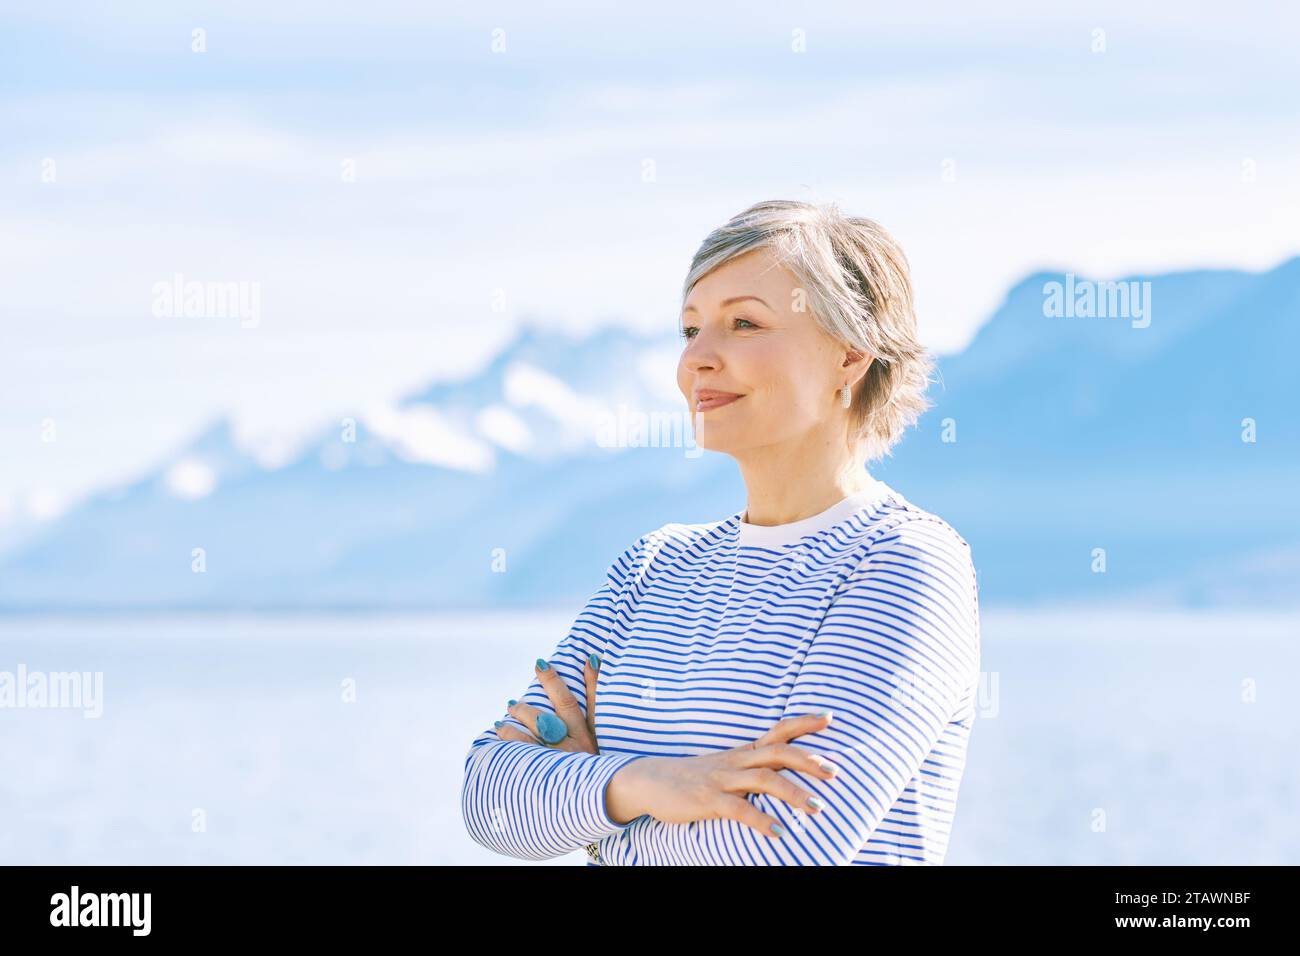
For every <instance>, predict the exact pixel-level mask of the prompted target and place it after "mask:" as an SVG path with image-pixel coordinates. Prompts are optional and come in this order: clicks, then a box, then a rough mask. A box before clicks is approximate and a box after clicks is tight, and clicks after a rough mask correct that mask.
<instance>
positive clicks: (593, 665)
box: [582, 652, 600, 739]
mask: <svg viewBox="0 0 1300 956" xmlns="http://www.w3.org/2000/svg"><path fill="white" fill-rule="evenodd" d="M582 677H583V681H584V683H585V684H586V685H587V726H588V727H589V728H591V736H592V738H593V739H595V736H596V682H597V680H598V679H599V677H600V655H598V654H596V653H595V652H592V653H591V654H588V655H587V664H586V666H585V667H584V668H583V669H582Z"/></svg>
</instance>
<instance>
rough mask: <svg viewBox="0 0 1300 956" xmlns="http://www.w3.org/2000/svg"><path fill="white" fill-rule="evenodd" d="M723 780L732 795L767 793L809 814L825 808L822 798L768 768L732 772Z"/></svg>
mask: <svg viewBox="0 0 1300 956" xmlns="http://www.w3.org/2000/svg"><path fill="white" fill-rule="evenodd" d="M721 779H722V786H723V789H725V790H727V791H729V792H731V793H737V794H739V793H766V794H768V795H770V796H773V797H776V799H778V800H782V801H784V802H785V803H788V804H789V805H790V806H791V807H794V808H795V809H796V810H803V811H805V812H807V813H818V812H820V811H821V810H822V808H823V807H824V806H825V803H824V801H823V800H822V799H821V798H820V797H818V796H816V795H815V794H812V793H809V792H808V791H807V790H805V789H804V788H803V787H801V786H799V785H798V784H796V783H795V782H794V781H793V780H791V779H790V778H789V777H783V776H781V774H779V773H777V772H776V771H775V770H768V769H767V768H766V767H754V768H753V769H751V770H731V771H728V772H726V773H724V774H722V776H721Z"/></svg>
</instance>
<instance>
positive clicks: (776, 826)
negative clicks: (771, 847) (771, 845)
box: [772, 823, 785, 837]
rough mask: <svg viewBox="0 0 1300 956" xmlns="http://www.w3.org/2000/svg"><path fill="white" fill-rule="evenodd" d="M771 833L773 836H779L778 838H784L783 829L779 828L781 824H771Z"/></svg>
mask: <svg viewBox="0 0 1300 956" xmlns="http://www.w3.org/2000/svg"><path fill="white" fill-rule="evenodd" d="M772 832H773V833H775V834H776V835H777V836H779V837H783V836H785V827H783V826H781V824H779V823H773V824H772Z"/></svg>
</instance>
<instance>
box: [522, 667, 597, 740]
mask: <svg viewBox="0 0 1300 956" xmlns="http://www.w3.org/2000/svg"><path fill="white" fill-rule="evenodd" d="M533 669H534V670H535V671H536V672H537V679H538V680H539V681H541V683H542V688H543V690H545V691H546V696H547V697H549V698H550V699H551V706H552V707H554V708H555V713H556V714H557V715H558V716H559V718H560V719H561V720H562V721H564V722H565V724H567V725H568V727H569V733H573V731H574V730H575V729H576V728H578V727H581V726H582V725H583V723H584V722H585V721H586V719H587V718H586V716H585V715H584V714H583V713H582V707H580V706H579V705H578V698H576V697H574V696H573V691H571V690H569V685H568V684H566V683H565V682H564V678H562V677H561V676H560V674H559V672H558V671H557V670H556V669H555V668H554V667H552V666H551V665H550V664H548V663H547V662H546V661H545V660H543V659H542V658H540V657H539V658H537V663H536V664H535V665H534V666H533Z"/></svg>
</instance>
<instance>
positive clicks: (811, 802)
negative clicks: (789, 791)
mask: <svg viewBox="0 0 1300 956" xmlns="http://www.w3.org/2000/svg"><path fill="white" fill-rule="evenodd" d="M808 806H810V807H812V808H813V809H814V810H825V809H826V804H825V803H823V802H822V798H821V797H809V798H808Z"/></svg>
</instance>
